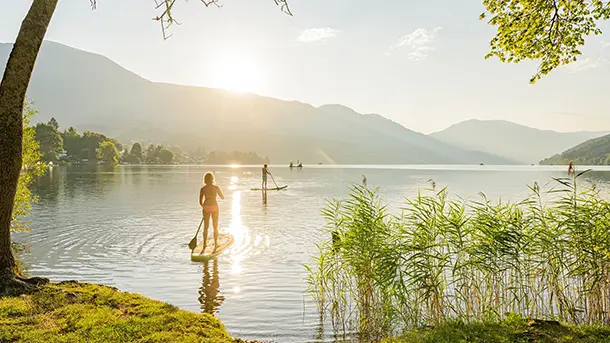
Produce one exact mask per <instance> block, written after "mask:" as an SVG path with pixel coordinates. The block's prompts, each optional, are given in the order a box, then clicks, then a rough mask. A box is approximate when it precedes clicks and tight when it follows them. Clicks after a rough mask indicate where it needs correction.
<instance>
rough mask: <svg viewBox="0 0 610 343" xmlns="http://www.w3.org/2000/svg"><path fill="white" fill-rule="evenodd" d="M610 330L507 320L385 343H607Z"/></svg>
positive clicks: (455, 324)
mask: <svg viewBox="0 0 610 343" xmlns="http://www.w3.org/2000/svg"><path fill="white" fill-rule="evenodd" d="M607 342H610V328H608V327H599V326H597V327H594V326H564V325H560V324H559V323H557V322H542V321H530V322H528V321H526V320H523V319H513V320H507V321H503V322H499V323H470V324H465V323H463V322H459V321H450V322H446V323H444V324H441V325H439V326H436V327H432V328H425V329H417V330H411V331H409V332H408V333H406V334H404V335H403V336H401V337H395V338H389V339H386V340H384V341H383V343H607Z"/></svg>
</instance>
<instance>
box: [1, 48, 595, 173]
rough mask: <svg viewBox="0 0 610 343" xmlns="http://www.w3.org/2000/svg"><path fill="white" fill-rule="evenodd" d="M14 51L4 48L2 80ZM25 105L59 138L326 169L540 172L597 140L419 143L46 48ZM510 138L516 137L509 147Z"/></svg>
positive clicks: (506, 137)
mask: <svg viewBox="0 0 610 343" xmlns="http://www.w3.org/2000/svg"><path fill="white" fill-rule="evenodd" d="M11 47H12V45H11V44H7V43H4V44H3V43H0V68H1V69H0V71H3V69H4V66H5V64H6V60H7V58H8V55H9V53H10V49H11ZM28 99H29V100H31V101H33V102H34V108H35V109H37V110H38V111H39V114H38V116H37V118H35V120H34V121H47V120H49V119H50V118H51V117H55V118H56V119H57V120H58V122H59V123H60V125H61V127H62V128H67V127H69V126H73V127H75V128H76V129H77V130H79V131H84V130H91V131H96V132H101V133H103V134H105V135H107V136H111V137H115V138H117V139H119V140H120V141H122V142H123V143H132V142H135V141H139V142H152V143H155V144H168V145H179V146H183V147H197V146H202V147H204V148H205V149H206V150H207V151H212V150H222V151H233V150H240V151H253V152H255V153H257V154H258V155H261V156H267V157H269V158H270V159H271V161H272V162H274V163H287V162H288V161H290V160H296V159H300V160H302V161H305V163H318V162H321V163H325V164H332V163H340V164H420V163H421V164H426V163H430V164H479V163H485V164H514V163H536V162H538V161H539V160H540V159H542V158H544V157H548V156H551V155H553V154H556V153H559V152H561V151H563V150H565V149H567V148H568V147H570V146H573V145H576V144H578V143H581V142H583V141H585V140H587V139H588V138H591V137H596V136H601V135H602V134H603V133H593V132H577V133H569V134H563V133H557V132H552V131H541V130H536V129H531V128H528V127H525V126H520V125H517V124H513V123H509V122H481V121H469V122H464V123H461V124H456V125H454V126H452V127H450V128H448V129H447V130H444V131H442V132H438V133H435V134H432V135H424V134H422V133H418V132H415V131H413V130H409V129H407V128H405V127H404V126H402V125H400V124H398V123H396V122H393V121H391V120H389V119H387V118H384V117H383V116H381V115H378V114H360V113H357V112H356V111H354V110H352V109H351V108H348V107H346V106H342V105H324V106H320V107H315V106H312V105H309V104H306V103H301V102H298V101H284V100H278V99H273V98H269V97H264V96H259V95H255V94H243V93H234V92H230V91H225V90H220V89H214V88H205V87H194V86H182V85H174V84H167V83H157V82H151V81H149V80H146V79H144V78H142V77H140V76H139V75H137V74H135V73H133V72H131V71H128V70H127V69H125V68H123V67H121V66H120V65H118V64H117V63H115V62H113V61H111V60H110V59H108V58H106V57H104V56H101V55H98V54H93V53H89V52H85V51H81V50H78V49H74V48H71V47H68V46H65V45H62V44H59V43H54V42H50V41H45V42H44V44H43V46H42V49H41V51H40V54H39V56H38V60H37V62H36V66H35V69H34V73H33V75H32V79H31V82H30V87H29V89H28ZM507 127H510V128H511V130H512V131H511V130H508V129H507ZM510 132H513V133H512V134H515V135H517V136H512V140H511V137H510V134H511V133H510ZM523 132H528V133H527V135H525V134H523ZM515 137H519V139H518V140H515ZM525 137H527V140H526V139H525ZM528 142H529V143H528ZM528 144H531V145H529V146H528Z"/></svg>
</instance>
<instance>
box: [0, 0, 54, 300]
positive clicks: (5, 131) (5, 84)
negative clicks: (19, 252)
mask: <svg viewBox="0 0 610 343" xmlns="http://www.w3.org/2000/svg"><path fill="white" fill-rule="evenodd" d="M57 1H58V0H34V1H33V2H32V6H31V7H30V10H29V11H28V14H27V15H26V16H25V19H24V20H23V22H22V23H21V29H20V30H19V34H18V35H17V39H16V40H15V44H14V45H13V50H12V51H11V55H10V56H9V59H8V62H7V64H6V69H5V70H4V76H3V78H2V83H0V296H2V295H7V294H18V293H20V292H23V291H24V290H27V289H28V288H30V287H31V283H30V282H28V281H30V280H25V279H23V278H20V277H19V276H18V270H17V265H16V264H15V257H14V256H13V251H12V249H11V231H10V230H11V217H12V216H11V214H12V212H13V202H14V201H15V193H16V191H17V182H18V180H19V174H20V173H21V151H22V139H23V118H22V112H23V104H24V102H25V95H26V91H27V88H28V85H29V83H30V77H31V76H32V70H33V69H34V64H35V63H36V57H37V56H38V51H39V50H40V46H41V44H42V41H43V39H44V36H45V34H46V32H47V27H48V26H49V22H50V21H51V17H53V12H54V11H55V7H56V6H57ZM32 281H34V282H39V281H42V280H41V279H40V278H37V279H36V280H32Z"/></svg>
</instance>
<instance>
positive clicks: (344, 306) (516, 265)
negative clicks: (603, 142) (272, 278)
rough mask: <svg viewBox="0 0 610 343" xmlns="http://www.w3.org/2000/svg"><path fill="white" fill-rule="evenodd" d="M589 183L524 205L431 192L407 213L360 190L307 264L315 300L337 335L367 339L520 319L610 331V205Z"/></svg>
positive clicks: (333, 216) (341, 204)
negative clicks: (351, 334) (456, 324)
mask: <svg viewBox="0 0 610 343" xmlns="http://www.w3.org/2000/svg"><path fill="white" fill-rule="evenodd" d="M580 176H581V175H579V176H577V177H574V178H571V179H554V180H553V181H552V182H551V183H550V184H549V185H547V186H545V187H543V188H544V189H545V191H542V190H541V189H540V187H539V186H538V185H537V184H535V185H534V186H532V187H530V189H531V194H530V196H528V197H526V198H525V199H523V200H522V201H519V202H515V203H510V202H503V201H498V202H492V201H490V200H489V199H487V198H486V197H485V195H484V194H481V197H480V199H478V200H474V201H472V200H468V201H466V200H461V199H458V200H453V199H451V198H450V197H449V193H448V191H447V189H442V190H440V191H435V190H426V191H422V192H420V193H419V194H418V196H416V197H414V198H411V199H406V200H405V204H404V206H403V209H402V211H400V213H390V212H389V211H388V210H387V208H386V206H385V205H384V203H383V201H382V200H381V199H380V198H379V197H378V195H377V193H376V191H375V190H371V189H368V188H366V187H360V186H352V191H351V194H350V196H349V197H348V198H347V199H342V200H333V201H330V202H329V203H328V205H327V207H326V209H325V210H324V211H323V215H324V216H325V217H326V219H327V229H328V231H329V234H328V237H329V238H330V237H334V240H333V239H329V240H328V241H325V242H322V243H321V244H320V245H319V250H320V253H319V255H318V256H315V257H314V260H313V263H311V264H310V265H309V266H308V267H307V268H308V270H309V280H308V281H309V292H310V294H311V295H312V296H313V297H314V299H315V300H316V301H317V304H318V309H319V311H320V314H321V316H323V317H329V319H330V322H331V323H332V324H333V330H334V331H335V333H336V334H338V335H341V334H345V333H347V332H357V333H358V334H359V336H360V338H361V339H362V340H364V341H369V340H373V341H378V340H381V339H384V338H387V337H391V336H396V335H400V334H401V333H403V332H408V331H409V330H411V329H413V328H419V327H425V326H434V327H439V328H440V327H443V325H446V324H447V323H452V322H454V321H459V322H463V323H466V324H468V323H482V322H483V323H488V322H503V321H505V320H506V319H507V318H509V317H510V316H513V315H516V316H519V317H522V318H537V319H544V320H557V321H559V322H561V323H566V324H570V325H591V326H596V325H600V326H603V325H609V326H610V229H609V228H610V202H609V201H607V200H605V198H604V197H602V196H600V194H599V190H597V189H596V188H595V186H590V187H584V188H583V187H582V186H580V182H579V180H580V179H579V177H580ZM472 325H475V324H472ZM433 332H434V331H433ZM541 342H544V341H541ZM551 342H552V341H551Z"/></svg>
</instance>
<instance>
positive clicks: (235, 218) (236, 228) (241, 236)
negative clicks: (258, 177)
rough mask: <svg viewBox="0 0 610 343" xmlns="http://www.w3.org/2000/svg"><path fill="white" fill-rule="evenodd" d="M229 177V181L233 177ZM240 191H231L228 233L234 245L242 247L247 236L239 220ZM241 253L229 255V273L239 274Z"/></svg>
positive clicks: (246, 231)
mask: <svg viewBox="0 0 610 343" xmlns="http://www.w3.org/2000/svg"><path fill="white" fill-rule="evenodd" d="M234 177H235V176H233V177H231V181H233V178H234ZM240 212H241V192H240V191H234V192H233V206H232V208H231V225H230V226H229V229H228V231H229V233H230V234H232V235H233V237H234V238H235V243H234V244H235V247H238V248H239V247H243V246H244V244H245V242H246V240H247V238H248V230H247V229H246V228H245V227H244V225H243V224H242V222H241V214H240ZM244 257H245V256H244V255H243V254H239V253H238V254H233V256H231V274H241V271H242V267H241V262H242V261H243V259H244Z"/></svg>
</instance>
